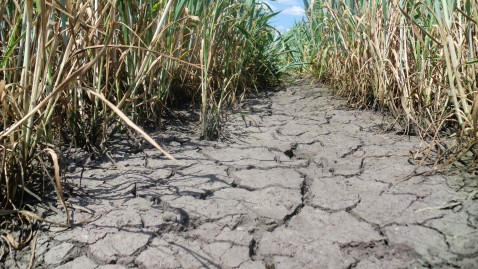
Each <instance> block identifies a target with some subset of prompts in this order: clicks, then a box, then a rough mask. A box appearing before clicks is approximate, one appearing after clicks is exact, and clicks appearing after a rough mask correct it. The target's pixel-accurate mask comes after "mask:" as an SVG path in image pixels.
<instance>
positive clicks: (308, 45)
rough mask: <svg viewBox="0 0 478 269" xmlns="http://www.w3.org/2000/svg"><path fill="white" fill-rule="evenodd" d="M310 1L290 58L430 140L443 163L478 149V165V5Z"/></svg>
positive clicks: (452, 0) (429, 0) (449, 0)
mask: <svg viewBox="0 0 478 269" xmlns="http://www.w3.org/2000/svg"><path fill="white" fill-rule="evenodd" d="M304 3H305V6H306V14H307V20H306V21H305V22H304V23H301V24H297V25H296V26H295V27H294V28H293V29H292V30H291V31H290V32H289V33H287V38H289V39H290V41H289V42H288V44H289V46H290V49H291V50H292V51H293V53H291V54H289V55H288V59H287V61H289V62H297V61H303V62H306V63H308V65H303V66H302V67H301V69H302V70H301V71H308V72H312V73H313V74H314V75H315V76H317V77H318V78H320V79H322V80H324V81H326V82H327V83H328V85H330V86H331V87H332V88H333V89H334V90H336V92H337V93H339V94H341V95H343V96H346V97H347V98H348V100H349V101H350V103H352V104H354V105H356V106H357V107H369V108H375V109H387V110H388V111H390V112H391V113H392V115H393V116H395V117H397V119H401V120H402V122H404V123H405V124H406V126H408V127H407V128H409V129H408V130H406V131H405V133H416V134H419V135H420V136H421V138H422V139H423V140H425V141H427V142H429V144H430V146H429V147H428V148H427V149H425V151H424V154H425V156H426V157H433V158H434V159H435V161H436V162H440V161H443V160H446V161H444V162H442V165H443V166H444V165H447V164H450V163H451V162H453V161H455V160H457V159H458V158H460V157H462V156H463V155H465V154H467V153H469V152H470V151H471V152H472V155H474V163H475V164H476V163H477V160H478V85H477V84H478V71H477V70H478V65H477V64H478V38H477V36H478V35H477V32H478V8H476V7H478V1H476V0H440V1H435V0H425V1H404V0H394V1H382V0H338V1H335V0H323V1H314V0H309V1H307V0H304ZM450 141H452V142H450ZM443 166H441V167H443Z"/></svg>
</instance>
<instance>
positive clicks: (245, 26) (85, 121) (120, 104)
mask: <svg viewBox="0 0 478 269" xmlns="http://www.w3.org/2000/svg"><path fill="white" fill-rule="evenodd" d="M273 15H274V14H271V12H270V10H269V9H268V7H267V6H266V5H264V4H263V3H261V2H257V1H255V0H247V1H235V0H220V1H210V0H198V1H193V0H140V1H136V0H135V1H133V0H87V1H74V0H55V1H45V0H36V1H32V0H2V1H0V26H1V27H0V49H1V56H0V111H1V112H0V121H1V124H0V169H1V170H0V220H1V221H0V223H1V225H2V228H5V229H7V228H6V226H4V225H7V224H4V222H3V220H5V219H6V218H7V217H11V216H13V215H15V216H17V217H18V218H17V219H18V220H20V221H27V222H28V221H30V222H31V221H33V220H34V219H37V220H38V219H39V218H38V216H36V215H34V214H33V213H31V212H28V211H25V210H23V209H24V205H25V203H24V201H25V197H28V199H37V200H41V199H42V195H43V194H44V193H42V191H41V190H42V188H43V186H44V185H50V186H53V187H54V188H55V190H56V193H57V195H58V200H59V202H60V203H61V204H62V205H63V207H64V209H65V211H66V213H67V210H68V208H67V204H66V203H65V199H64V197H63V193H62V182H61V172H62V169H61V156H62V149H63V148H64V147H62V145H70V146H75V147H81V148H84V149H86V150H87V151H88V152H90V153H91V154H97V155H98V154H99V155H101V154H104V153H105V151H106V150H107V149H108V145H109V143H110V141H109V138H110V137H111V136H112V133H114V132H116V131H121V130H124V129H125V128H133V129H134V130H135V131H137V132H138V133H139V134H140V135H141V136H143V137H144V139H146V140H147V141H148V142H150V143H151V144H153V145H154V146H155V147H156V148H157V149H158V150H159V151H160V152H161V153H162V154H164V155H165V156H166V157H168V158H171V159H173V157H172V156H171V155H169V154H168V152H167V151H166V150H164V149H163V148H161V147H160V146H159V145H158V144H157V143H156V142H155V141H154V140H153V139H152V138H151V137H149V136H148V135H147V134H146V133H145V132H144V131H143V130H142V129H141V128H140V127H138V125H143V124H148V125H154V126H156V127H158V126H159V124H160V122H161V121H160V120H161V117H162V115H163V111H164V109H165V108H168V109H169V108H171V105H173V104H176V103H177V102H185V101H186V102H191V103H196V102H198V101H199V102H200V103H201V106H202V109H201V111H202V113H201V118H202V128H201V132H202V136H203V137H205V138H211V137H214V136H217V135H219V134H220V133H219V131H220V125H221V117H220V116H221V111H222V109H223V108H224V107H227V106H229V105H231V104H233V103H234V102H237V101H239V100H240V99H241V98H242V96H243V95H244V94H245V93H247V91H249V90H255V89H257V88H259V87H262V86H266V85H268V84H271V83H274V81H276V79H277V75H278V67H277V64H278V61H279V53H278V51H277V50H276V49H275V48H276V47H275V44H276V40H275V36H274V32H275V30H274V29H273V28H272V27H271V26H270V25H269V22H268V21H269V19H270V18H271V17H272V16H273ZM66 216H67V219H66V224H63V225H66V226H69V225H70V223H69V222H70V220H69V218H68V213H67V214H66ZM9 223H11V222H9ZM14 245H21V244H14Z"/></svg>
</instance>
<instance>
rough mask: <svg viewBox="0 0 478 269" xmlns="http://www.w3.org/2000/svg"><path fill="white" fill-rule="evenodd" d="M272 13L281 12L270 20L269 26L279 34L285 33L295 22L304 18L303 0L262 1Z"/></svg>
mask: <svg viewBox="0 0 478 269" xmlns="http://www.w3.org/2000/svg"><path fill="white" fill-rule="evenodd" d="M263 2H266V3H267V4H268V5H269V6H270V7H271V8H272V9H273V11H274V12H277V11H280V10H282V12H281V13H280V14H279V15H277V16H276V17H275V18H273V19H272V20H271V24H272V25H274V26H275V27H276V29H277V30H279V31H280V32H282V33H283V32H285V31H287V30H288V29H289V28H290V27H291V26H292V25H294V22H295V21H300V20H302V18H303V17H304V2H303V0H263Z"/></svg>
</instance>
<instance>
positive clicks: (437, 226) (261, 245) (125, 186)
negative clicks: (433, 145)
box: [0, 81, 478, 269]
mask: <svg viewBox="0 0 478 269" xmlns="http://www.w3.org/2000/svg"><path fill="white" fill-rule="evenodd" d="M245 105H246V107H247V113H244V114H240V113H232V114H231V115H230V119H229V120H230V121H229V123H228V124H227V127H226V128H227V130H228V133H229V134H230V135H231V137H233V138H232V139H230V140H229V141H228V142H207V141H200V140H198V139H196V137H197V135H193V134H191V132H189V134H188V132H185V131H184V130H186V131H187V128H188V127H184V128H185V129H184V130H181V128H176V127H175V128H173V129H172V130H170V131H167V132H165V133H164V134H163V141H164V144H165V145H166V147H167V148H168V150H170V151H171V152H172V153H173V155H174V156H175V157H176V158H177V159H178V160H179V162H180V164H177V163H175V162H172V161H169V160H165V159H164V158H163V157H162V156H159V154H158V153H157V152H156V151H155V150H154V149H145V150H144V151H138V152H133V151H127V150H126V149H128V146H127V145H124V146H123V145H121V143H118V145H117V146H116V147H117V150H116V152H114V154H113V157H114V159H115V160H116V165H113V164H112V163H111V162H109V161H103V162H99V161H97V162H94V161H92V162H90V163H89V164H88V165H87V168H86V169H85V170H84V173H82V169H81V168H80V167H76V168H75V166H74V164H71V165H70V170H71V171H74V172H73V173H70V174H69V175H68V177H67V181H68V182H71V183H72V184H73V185H76V187H75V188H73V189H72V191H71V193H70V194H69V201H70V202H71V203H72V204H76V205H77V207H76V209H72V212H71V216H72V219H73V220H74V221H75V222H81V221H82V220H87V219H90V218H91V217H92V213H94V216H96V217H97V219H96V220H94V221H92V222H89V223H87V224H84V225H81V226H78V227H75V228H72V229H68V230H62V229H59V228H56V227H53V226H51V227H43V228H44V230H43V231H42V232H41V233H39V235H38V237H37V239H36V240H35V242H36V249H35V253H34V254H35V263H34V267H35V268H54V267H57V268H81V269H93V268H97V269H100V268H101V269H104V268H241V269H245V268H268V269H271V268H276V269H279V268H364V269H365V268H366V269H371V268H430V267H432V268H477V267H478V230H477V227H478V200H477V197H476V192H473V191H475V190H476V188H469V187H467V184H468V183H467V182H468V181H467V180H475V181H476V179H467V178H466V177H464V176H460V175H455V176H444V175H434V176H426V177H425V176H416V177H412V178H410V179H408V180H404V179H405V177H406V176H407V175H409V174H410V173H411V172H412V171H413V170H414V168H415V166H414V165H412V164H411V163H412V161H411V160H412V159H411V154H410V150H411V149H413V148H414V147H417V146H419V145H420V144H419V143H420V142H419V139H418V138H416V137H408V136H398V135H395V134H394V133H390V132H388V133H387V132H385V131H384V129H386V127H387V126H389V125H390V123H391V122H390V121H389V120H388V119H386V118H383V117H382V116H380V115H378V114H374V113H372V112H369V111H356V110H345V109H341V107H342V108H343V107H344V106H343V101H340V100H337V99H336V98H333V97H332V96H331V95H330V94H329V93H328V92H327V91H326V90H325V89H324V88H321V87H319V86H317V85H312V86H311V85H310V84H308V83H306V82H304V81H303V82H300V83H298V85H295V86H289V87H287V89H285V90H283V91H278V92H276V93H268V94H264V96H262V98H257V99H249V100H246V102H245ZM189 131H190V130H189ZM77 161H78V160H77ZM79 162H81V161H79ZM80 177H81V189H79V188H78V184H79V183H80ZM55 206H56V204H55ZM55 209H56V210H57V211H58V212H59V214H52V215H49V216H48V219H49V220H54V221H62V222H63V221H64V218H65V216H64V214H63V213H62V212H61V211H62V208H61V206H57V208H55ZM47 211H49V212H51V210H50V209H49V208H46V209H45V212H47ZM30 253H31V247H28V248H26V249H25V250H23V251H22V252H19V253H17V254H16V256H15V260H16V265H15V264H14V262H13V259H11V257H8V259H7V260H6V261H5V264H4V265H3V266H0V267H3V268H15V266H19V267H20V268H25V267H26V266H27V265H28V263H29V261H30Z"/></svg>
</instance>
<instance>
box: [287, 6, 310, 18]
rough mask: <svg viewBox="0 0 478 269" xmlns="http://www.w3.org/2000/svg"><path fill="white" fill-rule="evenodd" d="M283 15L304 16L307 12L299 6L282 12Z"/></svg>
mask: <svg viewBox="0 0 478 269" xmlns="http://www.w3.org/2000/svg"><path fill="white" fill-rule="evenodd" d="M282 14H287V15H291V16H304V14H305V11H304V9H303V8H301V7H299V6H291V7H288V8H286V9H284V11H282Z"/></svg>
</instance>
